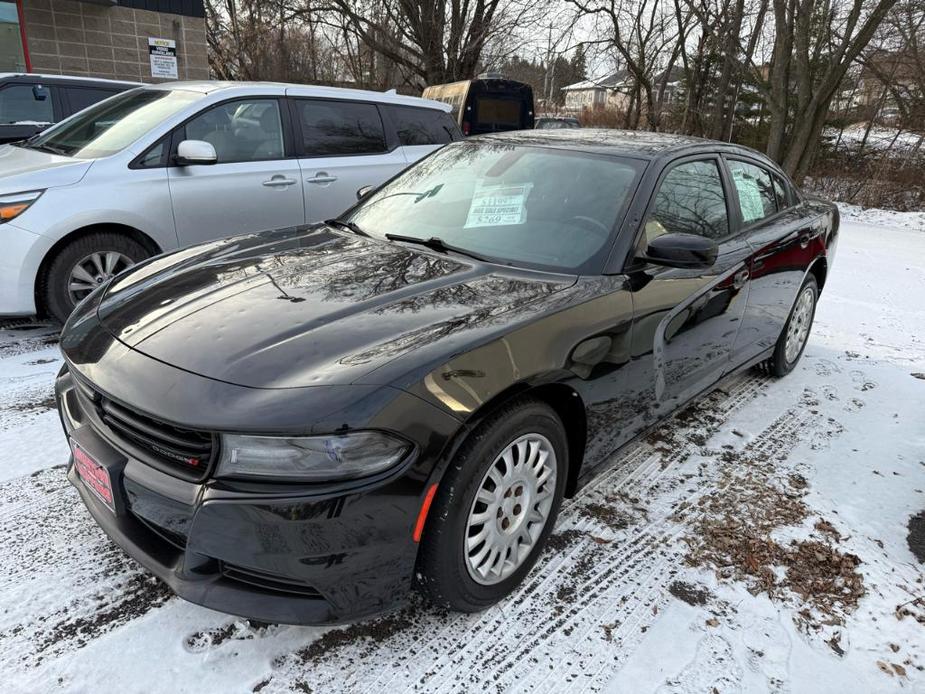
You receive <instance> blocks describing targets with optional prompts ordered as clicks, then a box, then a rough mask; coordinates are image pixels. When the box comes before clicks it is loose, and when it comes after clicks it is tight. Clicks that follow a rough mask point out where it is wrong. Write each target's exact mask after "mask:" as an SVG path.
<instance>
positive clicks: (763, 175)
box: [729, 160, 777, 224]
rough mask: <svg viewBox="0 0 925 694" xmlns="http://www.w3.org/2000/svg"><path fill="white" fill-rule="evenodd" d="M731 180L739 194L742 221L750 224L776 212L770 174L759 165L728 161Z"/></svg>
mask: <svg viewBox="0 0 925 694" xmlns="http://www.w3.org/2000/svg"><path fill="white" fill-rule="evenodd" d="M729 171H730V172H731V173H732V182H733V183H734V184H735V187H736V192H738V194H739V209H740V210H741V212H742V221H743V222H744V223H745V224H751V223H752V222H757V221H759V220H762V219H764V218H765V217H770V216H771V215H773V214H775V213H776V212H777V197H776V195H775V192H774V184H773V183H771V174H770V173H769V172H768V171H767V170H765V169H763V168H762V167H760V166H755V165H754V164H749V163H747V162H744V161H737V160H733V161H730V162H729Z"/></svg>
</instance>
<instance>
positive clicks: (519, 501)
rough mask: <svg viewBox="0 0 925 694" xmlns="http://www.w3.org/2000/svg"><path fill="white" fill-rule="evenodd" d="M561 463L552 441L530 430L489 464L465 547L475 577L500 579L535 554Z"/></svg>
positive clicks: (477, 579)
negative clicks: (535, 547) (557, 469)
mask: <svg viewBox="0 0 925 694" xmlns="http://www.w3.org/2000/svg"><path fill="white" fill-rule="evenodd" d="M556 467H557V463H556V452H555V449H554V448H553V446H552V443H550V441H549V439H547V438H546V437H545V436H543V435H542V434H537V433H531V434H524V435H523V436H520V437H519V438H517V439H515V440H514V441H512V442H511V443H509V444H508V445H507V446H506V447H505V448H504V450H503V451H501V453H500V454H499V455H498V457H497V458H495V460H494V462H493V463H492V464H491V466H490V467H489V468H488V471H487V472H486V473H485V476H484V477H483V478H482V481H481V483H480V484H479V488H478V492H477V493H476V495H475V499H474V500H473V502H472V507H471V508H470V509H469V516H468V518H467V520H466V538H465V543H464V548H463V551H464V553H465V559H466V569H467V570H468V572H469V576H470V577H471V578H472V580H474V581H475V582H476V583H480V584H482V585H493V584H496V583H499V582H501V581H503V580H504V579H506V578H507V577H508V576H510V575H511V574H512V573H514V572H515V571H516V570H517V569H518V568H519V567H520V566H521V565H523V563H524V561H526V559H527V557H529V556H530V552H531V551H532V549H533V548H534V546H535V545H536V543H537V541H538V540H539V537H540V535H541V534H542V532H543V529H544V528H545V527H546V523H547V521H548V520H549V516H550V512H551V510H552V505H553V500H554V498H555V490H556Z"/></svg>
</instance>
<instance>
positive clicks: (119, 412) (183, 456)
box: [97, 397, 217, 479]
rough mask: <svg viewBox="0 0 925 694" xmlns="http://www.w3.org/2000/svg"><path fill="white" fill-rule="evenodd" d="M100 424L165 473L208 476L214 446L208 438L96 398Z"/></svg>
mask: <svg viewBox="0 0 925 694" xmlns="http://www.w3.org/2000/svg"><path fill="white" fill-rule="evenodd" d="M97 408H98V413H99V417H100V420H102V422H103V424H105V425H106V426H107V427H108V428H109V430H110V431H111V432H112V433H113V435H114V436H115V437H116V438H118V439H120V440H122V441H125V442H126V443H128V444H129V445H131V446H132V447H134V448H136V449H138V450H140V451H143V452H144V453H146V454H147V455H148V456H149V457H150V458H152V459H153V460H154V461H156V462H158V463H161V464H162V465H163V466H166V467H167V469H169V470H174V471H178V472H181V473H183V474H184V476H188V477H191V478H195V479H203V478H204V477H205V476H206V475H207V474H208V472H209V467H210V465H211V463H212V459H213V456H214V455H215V452H216V449H217V446H216V445H215V439H214V437H213V435H212V434H209V433H206V432H202V431H193V430H191V429H182V428H180V427H176V426H174V425H172V424H167V423H165V422H161V421H158V420H156V419H152V418H150V417H148V416H146V415H142V414H139V413H138V412H135V411H133V410H129V409H128V408H125V407H122V406H121V405H117V404H116V403H114V402H113V401H112V400H109V399H107V398H104V397H99V398H98V400H97Z"/></svg>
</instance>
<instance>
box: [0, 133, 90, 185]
mask: <svg viewBox="0 0 925 694" xmlns="http://www.w3.org/2000/svg"><path fill="white" fill-rule="evenodd" d="M92 163H93V162H91V161H87V160H83V159H72V158H71V157H62V156H59V155H57V154H51V153H50V152H40V151H38V150H36V149H27V148H25V147H15V146H13V145H0V195H2V194H7V193H20V192H23V191H27V190H44V189H45V188H54V187H55V186H69V185H72V184H74V183H77V181H79V180H80V179H81V178H83V176H84V174H85V173H87V169H89V168H90V165H91V164H92Z"/></svg>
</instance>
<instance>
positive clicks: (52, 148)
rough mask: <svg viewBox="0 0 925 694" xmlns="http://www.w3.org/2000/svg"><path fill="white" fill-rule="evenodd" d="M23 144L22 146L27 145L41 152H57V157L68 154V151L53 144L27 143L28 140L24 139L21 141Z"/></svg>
mask: <svg viewBox="0 0 925 694" xmlns="http://www.w3.org/2000/svg"><path fill="white" fill-rule="evenodd" d="M23 146H24V147H28V148H29V149H37V150H39V151H41V152H51V153H52V154H57V155H58V156H59V157H66V156H69V155H68V153H67V152H66V151H64V149H62V148H61V147H55V146H54V145H49V144H41V145H35V144H29V141H28V140H26V141H25V142H23Z"/></svg>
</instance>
